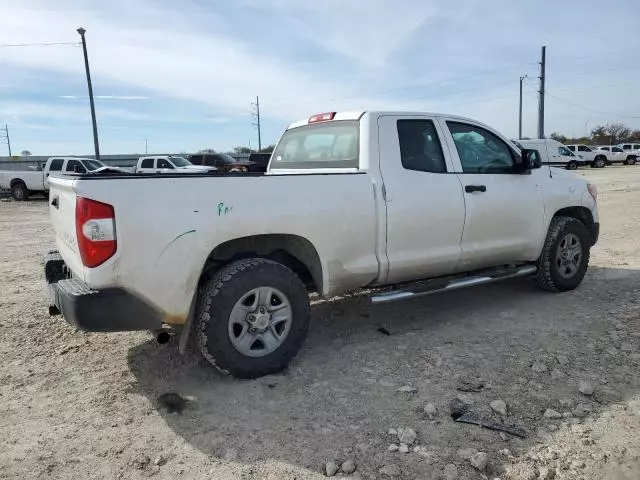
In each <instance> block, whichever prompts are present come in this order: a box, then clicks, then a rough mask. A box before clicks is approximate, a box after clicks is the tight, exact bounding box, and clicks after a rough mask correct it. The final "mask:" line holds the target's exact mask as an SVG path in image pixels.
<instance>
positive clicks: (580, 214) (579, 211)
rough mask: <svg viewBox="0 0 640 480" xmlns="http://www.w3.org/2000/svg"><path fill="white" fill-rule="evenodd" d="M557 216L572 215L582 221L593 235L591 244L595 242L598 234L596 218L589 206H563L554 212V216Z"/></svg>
mask: <svg viewBox="0 0 640 480" xmlns="http://www.w3.org/2000/svg"><path fill="white" fill-rule="evenodd" d="M556 217H571V218H575V219H576V220H579V221H580V222H582V224H583V225H584V226H585V227H586V228H587V230H588V231H589V234H590V235H591V245H594V244H595V242H596V239H597V235H598V233H597V231H596V229H597V227H596V223H595V220H594V219H593V214H592V213H591V210H589V209H588V208H587V207H580V206H575V207H565V208H561V209H560V210H558V211H557V212H556V213H554V215H553V218H556Z"/></svg>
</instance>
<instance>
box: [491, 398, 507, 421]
mask: <svg viewBox="0 0 640 480" xmlns="http://www.w3.org/2000/svg"><path fill="white" fill-rule="evenodd" d="M489 406H490V407H491V410H493V411H494V412H496V413H497V414H498V415H502V416H503V417H506V416H507V404H506V403H505V402H504V401H503V400H494V401H493V402H491V403H490V404H489Z"/></svg>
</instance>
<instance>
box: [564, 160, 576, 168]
mask: <svg viewBox="0 0 640 480" xmlns="http://www.w3.org/2000/svg"><path fill="white" fill-rule="evenodd" d="M577 168H578V162H576V161H574V160H571V161H570V162H569V163H567V170H576V169H577Z"/></svg>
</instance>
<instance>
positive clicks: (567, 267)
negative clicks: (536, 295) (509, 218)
mask: <svg viewBox="0 0 640 480" xmlns="http://www.w3.org/2000/svg"><path fill="white" fill-rule="evenodd" d="M589 242H590V238H589V233H588V232H587V228H586V227H585V225H584V224H583V223H582V222H581V221H579V220H577V219H575V218H572V217H554V218H553V220H552V221H551V225H550V226H549V231H548V232H547V238H546V240H545V243H544V247H543V249H542V254H541V255H540V258H539V259H538V276H537V283H538V286H539V287H540V288H542V289H543V290H548V291H550V292H565V291H567V290H573V289H574V288H576V287H577V286H578V285H580V282H582V279H583V278H584V276H585V274H586V272H587V267H588V265H589V254H590V250H589V249H590V243H589Z"/></svg>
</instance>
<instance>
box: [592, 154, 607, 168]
mask: <svg viewBox="0 0 640 480" xmlns="http://www.w3.org/2000/svg"><path fill="white" fill-rule="evenodd" d="M606 164H607V159H606V158H605V157H603V156H602V155H599V156H597V157H596V158H594V159H593V167H594V168H604V167H605V166H606Z"/></svg>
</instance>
